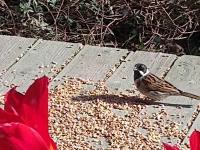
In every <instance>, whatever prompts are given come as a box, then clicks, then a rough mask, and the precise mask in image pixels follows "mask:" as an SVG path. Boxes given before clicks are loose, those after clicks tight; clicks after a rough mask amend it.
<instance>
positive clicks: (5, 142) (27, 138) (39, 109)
mask: <svg viewBox="0 0 200 150" xmlns="http://www.w3.org/2000/svg"><path fill="white" fill-rule="evenodd" d="M48 84H49V83H48V78H47V77H42V78H39V79H37V80H35V82H34V83H33V84H32V85H31V86H30V87H29V88H28V90H27V91H26V93H25V94H24V95H23V94H21V93H19V92H17V91H16V88H12V89H11V90H10V91H9V92H8V93H7V94H6V96H5V106H4V110H2V109H0V147H1V149H4V150H18V149H19V150H56V145H55V143H54V142H53V140H52V139H51V137H50V136H49V131H48ZM9 143H10V144H9Z"/></svg>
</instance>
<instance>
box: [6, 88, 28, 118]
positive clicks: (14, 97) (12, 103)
mask: <svg viewBox="0 0 200 150" xmlns="http://www.w3.org/2000/svg"><path fill="white" fill-rule="evenodd" d="M24 97H25V96H24V95H23V94H21V93H19V92H17V91H16V87H14V88H12V89H11V90H9V91H8V92H7V94H6V96H5V105H4V110H5V111H8V112H11V113H14V114H15V115H18V116H19V115H20V114H22V113H23V112H21V111H22V105H23V103H24Z"/></svg>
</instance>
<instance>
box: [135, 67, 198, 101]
mask: <svg viewBox="0 0 200 150" xmlns="http://www.w3.org/2000/svg"><path fill="white" fill-rule="evenodd" d="M133 71H134V83H135V86H136V88H137V89H138V91H139V92H140V93H142V94H143V95H145V96H147V97H148V98H150V99H151V100H153V101H160V100H163V99H165V98H167V97H169V96H185V97H189V98H192V99H197V100H200V96H197V95H194V94H191V93H188V92H184V91H182V90H180V89H178V88H177V87H176V86H174V85H173V84H171V83H170V82H168V81H166V80H164V79H162V78H159V77H158V76H156V75H154V74H153V73H151V72H150V71H149V69H148V68H147V66H146V65H144V64H141V63H137V64H135V66H134V69H133Z"/></svg>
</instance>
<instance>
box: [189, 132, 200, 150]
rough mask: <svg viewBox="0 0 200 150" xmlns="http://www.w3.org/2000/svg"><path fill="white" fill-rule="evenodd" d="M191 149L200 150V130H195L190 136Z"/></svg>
mask: <svg viewBox="0 0 200 150" xmlns="http://www.w3.org/2000/svg"><path fill="white" fill-rule="evenodd" d="M190 149H191V150H200V132H199V131H196V130H195V131H193V132H192V134H191V136H190Z"/></svg>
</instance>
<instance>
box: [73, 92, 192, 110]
mask: <svg viewBox="0 0 200 150" xmlns="http://www.w3.org/2000/svg"><path fill="white" fill-rule="evenodd" d="M72 100H74V101H82V102H86V101H97V100H101V101H104V102H107V103H113V104H121V105H123V104H128V105H158V106H159V105H160V106H161V105H164V106H171V107H184V108H191V107H192V105H186V104H172V103H163V102H158V101H151V100H148V99H147V98H139V97H138V96H121V95H113V94H103V95H79V96H75V97H73V98H72Z"/></svg>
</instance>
